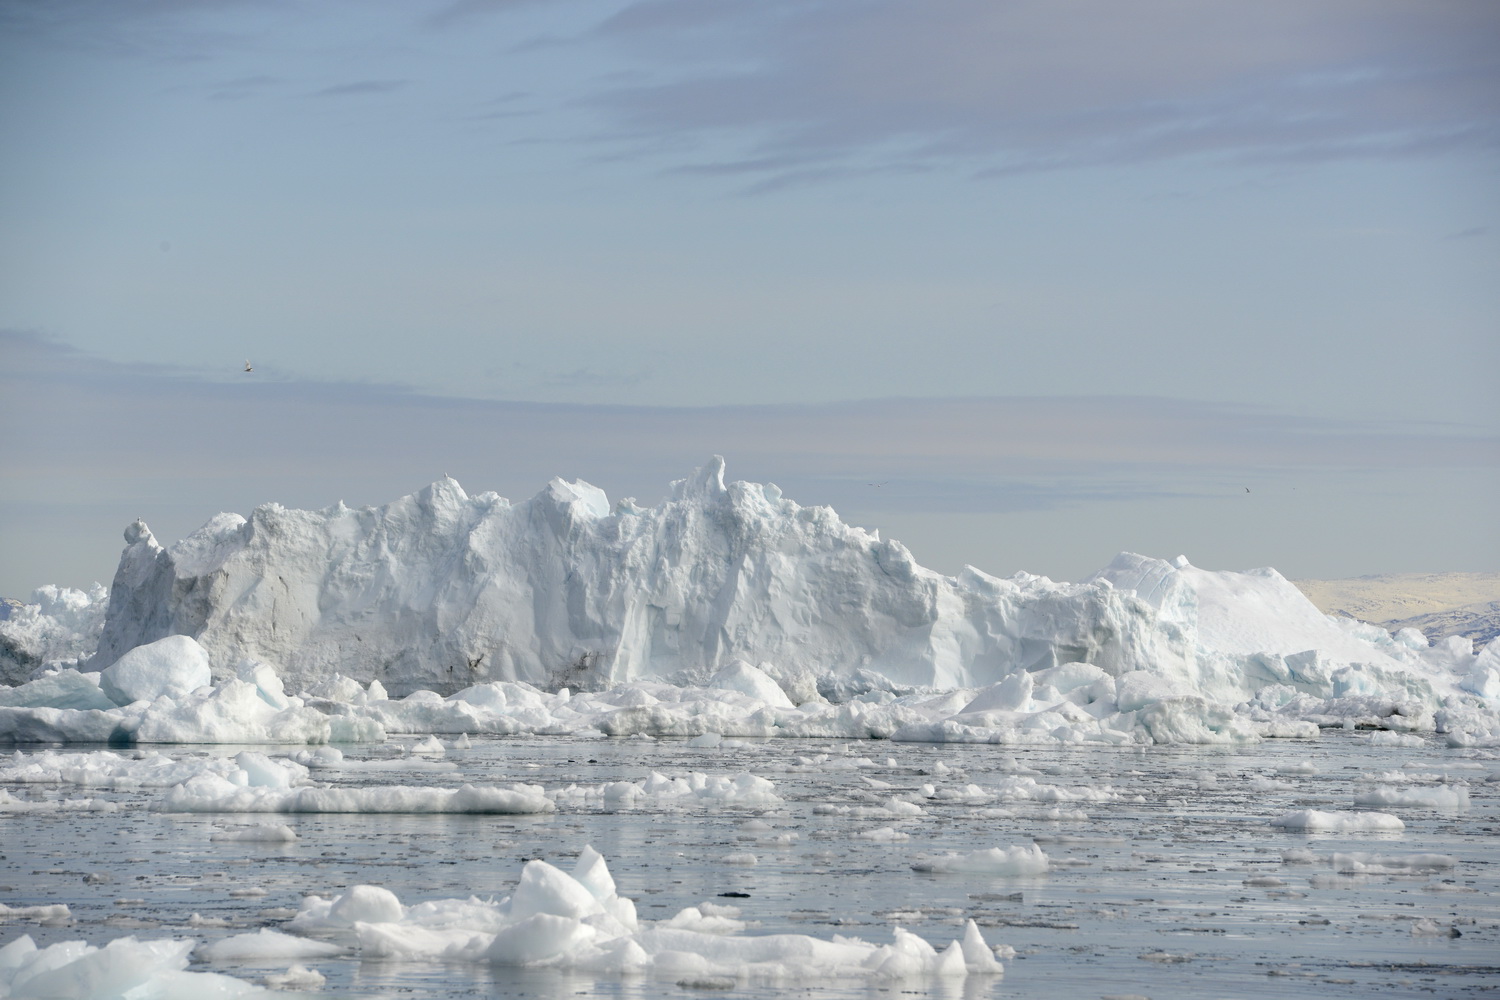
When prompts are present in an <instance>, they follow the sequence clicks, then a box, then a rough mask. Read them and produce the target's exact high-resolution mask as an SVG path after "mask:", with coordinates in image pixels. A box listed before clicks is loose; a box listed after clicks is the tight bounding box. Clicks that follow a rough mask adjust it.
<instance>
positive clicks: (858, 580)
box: [90, 458, 1402, 700]
mask: <svg viewBox="0 0 1500 1000" xmlns="http://www.w3.org/2000/svg"><path fill="white" fill-rule="evenodd" d="M126 538H127V541H128V542H129V544H128V546H127V548H126V549H125V551H124V553H123V555H122V557H121V561H120V570H119V573H118V574H117V575H116V578H115V581H114V587H113V589H112V591H111V594H110V610H109V614H108V618H107V621H106V623H105V626H104V630H103V635H102V637H101V639H100V642H99V647H98V653H97V655H96V656H95V657H94V659H93V661H92V662H91V664H90V666H91V668H92V669H94V670H98V669H102V668H104V667H107V666H109V665H110V664H111V663H113V662H114V660H115V659H117V658H118V657H119V656H120V655H122V654H123V653H125V652H126V651H128V650H129V649H132V648H134V647H135V646H138V645H141V644H143V643H148V642H152V641H154V640H156V639H159V638H162V637H163V636H166V635H172V634H182V635H189V636H192V637H193V638H195V639H196V640H197V641H198V642H199V643H200V644H201V645H202V646H203V647H204V648H205V649H206V650H207V651H208V653H209V655H210V657H211V659H212V662H213V664H214V670H215V676H216V677H219V678H223V677H227V676H230V675H231V673H232V671H233V669H234V667H235V664H237V663H238V662H239V661H241V660H242V659H244V658H247V657H248V658H251V659H255V660H261V661H265V662H268V663H272V664H276V665H278V667H279V668H280V669H281V671H282V673H283V676H284V677H285V679H286V680H287V682H288V684H289V685H292V686H293V687H296V688H301V687H304V686H307V685H311V684H314V683H317V682H320V681H324V680H327V679H330V678H332V677H333V676H334V675H335V674H342V675H344V676H346V677H351V678H354V679H357V680H359V681H362V682H368V681H371V680H378V681H380V682H382V683H383V684H384V685H385V686H386V687H387V688H389V689H391V690H392V692H393V693H404V692H407V691H412V690H415V689H419V688H427V689H432V690H436V691H440V692H445V693H449V692H453V691H456V690H459V689H462V688H465V687H468V686H470V685H472V684H475V683H478V682H483V681H492V680H504V681H524V682H527V683H530V684H533V685H536V686H538V687H544V688H557V687H560V686H569V687H572V688H575V689H577V688H584V689H601V688H605V687H608V686H610V685H612V684H616V683H620V682H624V681H632V680H643V679H653V678H661V679H665V678H693V679H700V680H701V679H704V678H706V677H708V676H709V675H710V674H711V673H712V672H713V671H715V670H717V669H718V668H721V667H724V666H727V665H729V664H731V663H734V662H736V661H747V662H749V663H758V664H766V665H768V669H770V670H771V671H772V672H773V673H774V674H776V675H779V676H785V675H786V674H788V673H803V674H810V675H813V676H816V677H819V678H823V679H827V678H834V679H837V678H846V679H855V678H866V679H868V678H871V677H878V678H881V679H883V681H884V682H887V683H889V684H890V685H892V686H896V687H931V688H941V689H952V688H964V687H979V686H984V685H988V684H992V683H997V682H999V681H1001V680H1003V679H1005V678H1006V677H1008V676H1011V675H1012V674H1016V673H1018V672H1021V671H1027V672H1035V671H1040V670H1045V669H1047V668H1050V667H1053V666H1056V665H1058V664H1064V663H1075V662H1076V663H1089V664H1093V665H1094V666H1096V667H1097V668H1098V669H1099V670H1101V671H1102V672H1103V673H1104V674H1107V675H1110V676H1113V677H1121V676H1124V675H1128V674H1131V673H1132V672H1136V671H1142V670H1145V671H1149V672H1150V673H1151V674H1152V675H1153V676H1155V677H1157V678H1159V679H1160V680H1162V681H1163V682H1165V683H1167V684H1168V685H1169V686H1170V687H1171V688H1172V689H1174V690H1179V691H1182V692H1184V693H1193V694H1202V695H1205V696H1208V697H1212V698H1216V699H1231V700H1242V699H1244V698H1247V697H1249V696H1250V695H1252V694H1253V693H1254V692H1255V691H1256V690H1258V689H1259V688H1261V687H1263V686H1264V685H1265V684H1268V683H1285V684H1288V685H1290V687H1291V688H1292V689H1296V690H1306V691H1308V692H1309V693H1326V692H1325V690H1324V689H1327V688H1329V686H1330V685H1331V684H1332V680H1331V670H1332V669H1336V668H1337V667H1339V666H1347V665H1348V664H1350V663H1354V662H1360V663H1364V664H1367V665H1370V666H1378V667H1379V668H1381V669H1384V670H1391V671H1400V670H1401V669H1402V665H1401V664H1400V663H1398V662H1397V661H1396V660H1395V659H1392V658H1390V657H1389V656H1388V655H1387V654H1386V653H1384V652H1382V651H1381V650H1380V649H1378V648H1377V646H1375V645H1372V644H1370V643H1369V642H1365V641H1362V640H1358V639H1355V638H1351V637H1350V636H1348V635H1346V634H1345V633H1344V632H1342V631H1341V630H1340V629H1339V628H1338V627H1337V626H1335V625H1334V624H1333V623H1332V622H1330V621H1329V620H1328V619H1326V618H1324V617H1323V616H1321V615H1319V614H1318V613H1317V611H1316V610H1315V609H1313V607H1312V605H1311V604H1309V603H1308V602H1307V601H1306V599H1305V598H1302V597H1301V595H1300V594H1298V593H1297V591H1296V590H1295V588H1294V587H1292V586H1291V585H1290V584H1288V583H1287V582H1286V581H1285V580H1283V579H1282V578H1281V577H1280V576H1279V575H1278V574H1275V573H1274V571H1258V573H1257V574H1222V573H1208V572H1206V571H1202V570H1197V569H1195V568H1193V567H1190V566H1188V565H1187V564H1186V561H1185V560H1179V561H1178V563H1175V564H1174V563H1167V562H1163V561H1161V560H1152V559H1145V558H1143V557H1139V556H1129V555H1126V556H1122V557H1121V558H1120V559H1118V560H1116V562H1115V563H1114V564H1112V565H1111V566H1110V567H1109V568H1107V569H1106V570H1104V571H1103V572H1101V573H1100V574H1098V575H1096V576H1095V577H1094V578H1093V579H1091V580H1089V581H1086V582H1084V583H1081V584H1058V583H1053V582H1052V581H1050V580H1047V579H1045V578H1040V577H1031V576H1028V575H1025V574H1020V575H1018V576H1017V577H1015V578H1012V579H1000V578H996V577H992V576H988V575H986V574H984V573H981V572H979V571H978V570H975V569H972V568H967V569H966V570H965V571H964V572H963V573H962V574H960V575H959V576H957V577H947V576H943V575H941V574H938V573H935V572H932V571H930V570H927V569H924V568H922V567H921V566H919V565H917V564H916V562H915V561H914V560H913V558H912V556H911V553H909V552H908V551H907V550H906V548H905V547H904V546H902V545H901V544H900V543H899V542H895V541H888V540H882V539H880V538H879V537H878V536H877V535H875V534H872V533H869V532H866V531H864V530H862V529H859V528H855V527H851V526H849V525H846V524H844V523H843V522H842V521H840V520H839V519H838V517H837V516H836V515H835V514H834V512H833V511H832V510H830V509H828V508H826V507H802V506H799V505H798V504H796V503H794V502H792V501H791V500H788V499H786V498H784V497H782V496H781V493H780V490H779V489H777V488H776V487H775V486H774V485H765V486H762V485H758V484H753V483H743V482H736V483H731V484H727V485H726V484H725V482H724V466H723V460H722V459H718V458H716V459H715V460H714V461H713V462H711V463H710V464H708V465H707V466H705V467H704V468H702V469H700V470H698V472H697V473H696V474H695V475H694V476H693V477H691V478H690V479H686V480H682V481H679V482H678V483H676V484H674V487H673V493H672V496H671V497H670V498H669V499H667V500H666V501H664V502H663V503H662V504H661V505H659V506H657V507H654V508H650V509H643V508H640V507H637V506H636V505H635V504H634V503H633V502H630V501H622V502H621V503H619V504H617V505H615V506H614V507H611V506H610V505H609V503H608V501H607V499H606V498H605V496H604V494H603V493H602V492H601V491H600V490H598V489H596V488H595V487H592V486H590V485H588V484H587V483H583V482H574V483H565V482H563V481H562V480H553V482H552V483H551V484H550V485H549V486H548V487H547V488H546V489H545V490H543V491H542V492H541V493H539V494H537V495H536V496H534V497H532V498H531V499H530V500H527V501H524V502H521V503H517V504H511V503H509V502H508V501H507V500H505V499H503V498H501V497H499V496H497V495H495V494H493V493H486V494H482V495H480V496H476V497H469V496H467V495H466V494H465V493H464V492H463V490H462V489H461V488H460V487H459V485H458V483H456V482H454V481H453V480H451V479H445V480H442V481H439V482H437V483H434V484H433V485H431V486H429V487H427V488H426V489H424V490H422V491H421V492H419V493H416V494H414V495H412V496H408V497H403V498H402V499H400V500H397V501H395V502H394V503H391V504H387V505H386V506H383V507H378V508H376V507H367V508H362V509H359V510H354V509H350V508H348V507H345V506H343V505H342V504H340V505H336V506H334V507H331V508H328V509H326V510H322V511H298V510H287V509H284V508H282V507H280V506H277V505H274V504H272V505H267V506H264V507H261V508H259V509H257V510H256V511H255V512H254V513H253V514H252V515H251V516H250V518H249V519H248V520H246V519H244V518H242V517H239V516H238V515H232V514H221V515H219V516H218V517H217V518H215V519H214V520H212V521H210V522H209V523H208V524H207V525H205V526H204V527H203V528H201V529H200V530H199V531H197V532H196V533H194V534H193V535H191V536H189V537H188V538H185V539H183V540H182V541H180V542H178V543H177V544H176V545H173V546H172V547H170V548H165V549H164V548H162V547H161V546H160V545H159V544H158V543H157V542H156V540H155V539H154V538H152V537H151V534H150V532H149V530H147V529H146V526H145V525H144V524H140V523H139V522H137V523H136V524H135V525H132V526H131V528H130V529H129V530H128V531H127V533H126ZM1240 604H1243V605H1244V607H1243V608H1241V607H1240V606H1239V605H1240ZM1237 616H1238V617H1237ZM1242 618H1243V619H1245V620H1244V621H1240V620H1239V619H1242ZM1293 623H1295V628H1292V627H1291V626H1292V624H1293ZM1307 650H1324V652H1322V653H1307V654H1305V655H1303V654H1304V651H1307ZM1329 651H1332V652H1329ZM1298 656H1301V659H1298ZM1320 656H1321V659H1320V658H1319V657H1320ZM1288 657H1290V659H1288ZM1330 657H1331V659H1330ZM1289 663H1291V664H1294V665H1293V666H1289V665H1288V664H1289ZM1297 665H1300V666H1297ZM1247 669H1248V673H1247ZM1299 670H1300V671H1301V673H1300V674H1299Z"/></svg>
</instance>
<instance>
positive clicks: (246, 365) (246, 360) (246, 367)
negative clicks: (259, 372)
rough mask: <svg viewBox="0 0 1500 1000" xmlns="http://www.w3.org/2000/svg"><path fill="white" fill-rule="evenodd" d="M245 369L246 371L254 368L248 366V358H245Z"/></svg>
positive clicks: (251, 370)
mask: <svg viewBox="0 0 1500 1000" xmlns="http://www.w3.org/2000/svg"><path fill="white" fill-rule="evenodd" d="M245 371H247V372H253V371H255V369H254V368H251V367H250V359H249V358H246V359H245Z"/></svg>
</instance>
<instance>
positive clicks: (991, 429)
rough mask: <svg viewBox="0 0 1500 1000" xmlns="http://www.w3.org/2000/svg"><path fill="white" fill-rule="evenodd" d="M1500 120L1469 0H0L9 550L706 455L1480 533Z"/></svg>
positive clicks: (35, 572) (985, 539)
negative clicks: (140, 522)
mask: <svg viewBox="0 0 1500 1000" xmlns="http://www.w3.org/2000/svg"><path fill="white" fill-rule="evenodd" d="M1497 154H1500V6H1497V5H1496V4H1494V3H1493V2H1492V0H1320V2H1318V3H1316V4H1308V3H1305V2H1294V0H1262V2H1257V3H1253V4H1251V3H1244V2H1235V3H1230V2H1222V0H1196V2H1192V3H1187V2H1183V0H1139V2H1135V3H1130V4H1121V3H1118V2H1117V0H929V2H925V3H912V2H909V0H795V2H791V0H753V2H752V0H644V2H642V0H608V2H606V0H546V2H542V0H426V2H422V0H405V2H399V3H398V2H391V0H360V2H353V0H326V2H320V3H318V4H309V3H305V2H293V0H0V424H3V428H4V430H3V433H0V595H8V596H17V597H22V598H24V597H25V596H27V595H29V593H30V591H31V590H32V588H34V587H37V586H40V585H42V584H47V583H52V584H61V585H67V586H75V587H84V586H87V585H89V584H91V583H92V582H94V581H96V580H97V581H99V582H104V583H108V582H109V579H110V578H111V576H112V574H113V572H114V568H115V565H116V562H117V560H118V556H119V551H120V548H121V547H122V546H123V541H122V537H121V534H122V531H123V529H124V527H125V526H126V525H127V524H128V523H130V522H131V521H132V520H134V519H135V518H137V517H139V518H143V519H144V520H146V521H147V523H148V524H150V525H151V527H152V529H153V531H154V532H155V533H156V534H157V536H158V537H159V538H160V539H161V540H162V541H163V542H165V543H170V542H172V541H174V540H176V539H177V538H180V537H182V536H184V535H186V534H187V533H189V532H191V531H192V530H194V529H195V528H196V527H198V526H199V525H200V524H202V523H203V522H205V521H207V520H208V519H209V518H210V517H212V516H213V515H214V514H216V513H218V512H219V511H221V510H233V511H238V512H240V513H248V512H249V510H250V509H252V508H253V507H255V506H256V505H259V504H262V503H266V502H272V501H274V502H279V503H282V504H284V505H286V506H290V507H306V508H321V507H325V506H328V505H330V504H332V503H334V502H336V501H339V500H343V501H344V502H346V503H349V504H351V505H363V504H381V503H385V502H388V501H390V500H393V499H395V498H397V497H399V496H402V495H404V494H407V493H410V492H413V491H414V490H417V489H420V488H421V487H422V486H424V485H426V484H427V483H429V482H431V481H432V480H434V479H437V478H439V477H440V476H443V475H445V474H446V475H452V476H454V477H455V478H457V479H458V480H459V481H460V482H461V483H462V484H463V486H464V487H465V488H466V489H467V490H468V491H469V492H470V493H479V492H482V491H486V490H495V491H498V492H500V493H501V494H502V495H505V496H508V497H510V498H511V499H513V500H521V499H524V498H526V497H528V496H531V495H533V494H534V493H536V492H538V491H540V490H541V489H542V488H543V487H544V486H545V485H546V483H547V481H548V480H549V479H550V478H552V477H553V476H562V477H563V478H566V479H570V480H571V479H575V478H581V479H584V480H587V481H589V482H591V483H594V484H595V485H597V486H600V487H602V488H604V489H605V490H606V491H607V492H608V493H609V494H610V496H611V497H612V498H618V497H622V496H633V497H635V498H637V500H638V501H639V502H641V503H643V504H654V503H656V502H659V501H660V500H661V499H662V497H664V496H665V495H666V493H667V491H668V484H669V483H670V481H671V480H673V479H678V478H682V477H684V476H687V475H689V474H691V472H692V471H693V469H694V468H696V467H697V466H700V465H702V464H703V463H704V462H705V461H707V460H708V459H709V458H710V457H711V456H712V455H715V454H720V455H723V456H724V457H725V458H726V460H727V463H728V475H729V477H730V478H731V479H748V480H752V481H758V482H766V481H773V482H776V483H777V484H778V485H780V486H781V488H782V489H783V491H784V492H785V494H786V495H787V496H788V497H790V498H792V499H794V500H797V501H798V502H800V503H803V504H805V505H812V504H828V505H831V506H833V507H834V509H835V510H837V511H838V513H839V514H840V516H842V517H843V518H844V519H845V520H847V521H850V522H851V523H855V524H860V525H862V526H865V527H869V528H872V529H878V530H880V531H881V532H882V533H883V534H884V535H886V536H888V537H895V538H898V539H900V540H902V541H903V542H905V543H906V544H907V546H908V547H909V548H910V549H911V550H912V551H913V553H914V554H915V556H916V557H917V559H918V561H919V562H922V563H923V564H925V565H928V566H931V567H933V568H935V569H939V570H942V571H944V572H956V571H957V570H958V569H959V568H960V567H961V566H963V565H964V564H966V563H967V564H973V565H975V566H978V567H979V568H981V569H983V570H986V571H988V572H991V573H995V574H997V575H1009V574H1011V573H1014V572H1018V571H1027V572H1033V573H1040V574H1045V575H1048V576H1051V577H1053V578H1054V579H1063V580H1076V579H1081V578H1083V577H1086V576H1087V575H1088V574H1089V573H1091V572H1092V571H1094V570H1096V569H1098V568H1100V567H1102V566H1103V565H1105V564H1106V563H1107V562H1108V561H1109V560H1110V559H1111V558H1112V557H1113V556H1114V554H1115V553H1116V552H1118V551H1121V550H1133V551H1139V552H1144V553H1146V554H1150V555H1157V556H1164V557H1171V556H1175V555H1177V554H1179V553H1183V554H1186V555H1188V557H1189V558H1190V559H1192V561H1193V562H1194V563H1195V564H1197V565H1200V566H1205V567H1209V568H1224V569H1243V568H1250V567H1255V566H1266V565H1270V566H1275V567H1276V568H1278V569H1280V570H1281V571H1282V572H1283V573H1285V574H1286V575H1288V576H1290V577H1294V578H1324V579H1329V578H1338V577H1345V576H1357V575H1365V574H1374V573H1385V572H1405V571H1443V570H1481V571H1494V570H1497V569H1500V527H1497V522H1500V518H1497V517H1496V511H1497V503H1496V500H1495V497H1496V496H1497V494H1500V392H1497V390H1496V386H1495V383H1496V376H1497V373H1500V266H1497V265H1500V245H1497V240H1500V155H1497ZM247 360H248V361H249V362H250V363H251V364H252V366H253V368H254V371H253V372H245V371H243V368H244V366H245V364H246V362H247Z"/></svg>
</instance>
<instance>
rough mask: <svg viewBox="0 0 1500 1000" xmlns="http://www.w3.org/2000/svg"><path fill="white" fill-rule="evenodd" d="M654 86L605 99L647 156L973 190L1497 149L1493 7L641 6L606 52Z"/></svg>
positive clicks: (878, 2)
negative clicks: (722, 154)
mask: <svg viewBox="0 0 1500 1000" xmlns="http://www.w3.org/2000/svg"><path fill="white" fill-rule="evenodd" d="M595 37H596V39H606V40H609V41H611V42H614V43H617V44H619V45H621V46H624V47H626V48H627V49H629V50H630V51H633V52H635V53H637V54H638V55H639V56H640V57H641V58H642V61H644V62H646V63H648V64H650V65H653V66H654V67H655V69H656V76H655V79H654V80H652V81H649V82H643V83H638V84H634V85H630V86H620V87H616V88H612V89H609V90H607V91H605V92H603V93H600V94H598V95H597V96H596V97H595V98H594V104H595V106H596V107H598V108H599V109H601V110H602V111H604V112H605V113H606V114H607V115H608V116H609V117H610V118H611V119H612V120H613V121H615V122H616V123H623V124H624V125H626V126H627V127H628V128H630V129H634V130H637V131H638V132H640V133H642V134H645V135H652V134H660V133H686V134H692V135H696V136H698V137H700V138H701V139H702V140H703V141H704V143H705V145H706V146H717V147H720V148H722V147H725V146H728V147H730V148H733V147H736V146H738V147H739V149H740V150H741V152H740V153H739V155H736V156H734V157H733V158H726V160H725V163H726V166H727V167H728V168H729V169H742V168H744V167H745V166H747V165H755V164H763V165H764V169H765V170H767V171H782V170H785V169H787V167H786V165H785V163H786V161H787V160H788V159H794V160H800V161H803V163H804V165H805V164H808V163H818V162H819V161H823V160H827V159H829V158H843V159H849V160H853V161H856V162H859V161H864V162H868V161H871V160H873V161H876V162H887V161H917V162H927V163H938V164H948V165H951V164H954V163H965V162H967V163H971V164H974V165H975V166H976V167H977V168H978V170H979V172H980V173H981V175H994V174H1003V173H1009V172H1016V171H1031V170H1045V169H1055V168H1062V167H1073V166H1086V165H1093V164H1111V163H1121V162H1139V161H1145V160H1162V159H1171V158H1182V157H1199V156H1213V157H1219V158H1226V159H1290V160H1305V159H1328V158H1349V157H1370V156H1403V155H1412V154H1417V153H1423V152H1445V151H1450V150H1454V149H1463V148H1467V149H1473V148H1488V149H1493V148H1496V147H1497V146H1500V124H1497V120H1496V116H1495V114H1494V112H1495V95H1496V94H1497V93H1500V63H1497V61H1496V60H1495V59H1494V57H1493V53H1494V52H1495V51H1497V49H1500V17H1496V15H1495V9H1494V6H1493V4H1491V3H1489V2H1488V0H1454V2H1449V3H1443V4H1429V5H1413V4H1411V3H1409V2H1405V0H1328V2H1323V3H1318V4H1298V3H1292V2H1283V0H1272V2H1267V3H1255V4H1243V3H1232V2H1206V3H1198V4H1187V5H1185V4H1181V3H1176V2H1173V0H1147V2H1144V3H1136V4H1129V5H1122V4H1118V3H1114V2H1111V0H1064V2H1056V0H1014V2H1008V3H1005V4H996V3H993V2H990V0H936V2H933V3H925V4H911V3H906V2H902V0H854V2H849V3H840V4H808V3H801V2H795V0H759V2H755V3H746V2H726V3H715V4H703V3H700V2H695V0H645V2H640V3H635V4H631V5H630V6H628V7H626V8H625V9H624V10H622V11H621V12H619V13H618V14H616V15H615V16H613V17H611V18H609V19H608V20H607V21H606V22H604V23H603V24H602V25H601V26H600V28H599V29H598V31H597V32H596V36H595Z"/></svg>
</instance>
